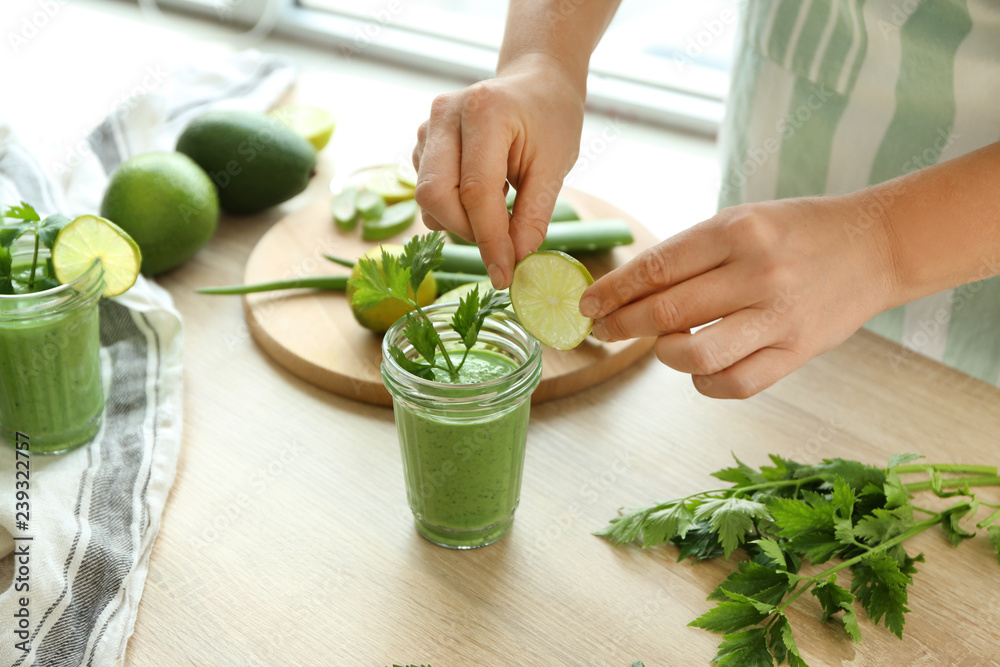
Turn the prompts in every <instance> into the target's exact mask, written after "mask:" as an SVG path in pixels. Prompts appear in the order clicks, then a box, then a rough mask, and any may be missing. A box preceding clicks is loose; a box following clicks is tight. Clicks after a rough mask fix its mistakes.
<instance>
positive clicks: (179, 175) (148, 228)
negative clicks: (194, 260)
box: [101, 153, 219, 276]
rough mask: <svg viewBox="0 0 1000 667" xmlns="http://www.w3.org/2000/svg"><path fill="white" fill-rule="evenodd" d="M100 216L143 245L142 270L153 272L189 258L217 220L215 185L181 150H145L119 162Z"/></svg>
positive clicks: (167, 268)
mask: <svg viewBox="0 0 1000 667" xmlns="http://www.w3.org/2000/svg"><path fill="white" fill-rule="evenodd" d="M101 215H102V216H104V217H105V218H108V219H109V220H112V221H113V222H114V223H115V224H117V225H118V226H119V227H121V228H122V229H124V230H125V231H126V232H127V233H128V234H129V235H130V236H131V237H132V238H133V239H135V242H136V243H138V244H139V248H141V249H142V257H143V262H142V272H143V273H144V274H146V275H150V276H155V275H157V274H159V273H163V272H165V271H169V270H170V269H174V268H176V267H178V266H180V265H181V264H183V263H184V262H186V261H187V260H189V259H191V257H193V256H194V255H195V253H197V252H198V251H199V250H201V249H202V247H204V246H205V244H206V243H208V241H209V239H211V238H212V235H213V234H215V228H216V227H217V226H218V224H219V199H218V196H217V195H216V193H215V186H214V185H212V181H211V180H210V179H209V178H208V176H206V175H205V172H204V171H202V170H201V168H200V167H199V166H198V165H197V164H195V163H194V162H193V161H192V160H191V158H189V157H187V156H186V155H183V154H181V153H143V154H142V155H137V156H136V157H134V158H131V159H129V160H126V161H125V162H123V163H122V164H121V166H119V167H118V169H117V170H116V171H115V173H114V175H112V177H111V181H110V182H109V183H108V187H107V189H106V190H105V191H104V199H103V201H102V202H101Z"/></svg>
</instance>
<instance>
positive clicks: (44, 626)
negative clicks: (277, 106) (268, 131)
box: [0, 51, 296, 667]
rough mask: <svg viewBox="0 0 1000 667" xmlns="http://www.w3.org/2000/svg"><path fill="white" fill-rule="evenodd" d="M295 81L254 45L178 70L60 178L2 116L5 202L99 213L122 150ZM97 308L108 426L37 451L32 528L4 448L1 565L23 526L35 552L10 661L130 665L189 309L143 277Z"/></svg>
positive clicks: (159, 139) (172, 457) (168, 462)
mask: <svg viewBox="0 0 1000 667" xmlns="http://www.w3.org/2000/svg"><path fill="white" fill-rule="evenodd" d="M295 78H296V73H295V69H294V68H293V67H292V66H291V65H290V64H289V63H288V62H287V61H285V60H283V59H280V58H276V57H273V56H265V55H262V54H260V53H257V52H252V51H251V52H244V53H239V54H236V55H234V56H232V57H230V58H229V59H223V60H220V61H219V62H216V63H211V64H209V65H207V66H200V67H197V68H188V69H179V70H177V71H176V72H175V73H173V74H172V77H171V79H172V82H171V85H170V86H169V87H168V88H166V89H164V91H163V92H162V93H155V94H150V95H149V96H148V97H146V98H144V99H142V100H140V101H137V102H135V103H134V104H131V105H129V106H128V107H123V108H120V109H118V110H116V112H115V113H113V114H112V115H111V116H109V117H108V118H107V120H105V122H104V123H103V124H102V125H101V126H100V127H99V128H97V129H96V130H94V132H93V133H92V134H91V135H90V137H89V138H88V145H89V148H90V150H89V151H88V152H86V154H85V155H83V156H82V159H80V160H79V161H78V163H77V164H75V165H74V167H73V168H72V169H70V171H69V173H64V174H60V175H59V176H60V177H61V178H59V179H57V178H56V174H54V173H49V172H47V171H46V170H45V169H44V168H43V167H42V165H60V163H59V161H58V160H57V159H54V156H52V155H44V153H45V151H46V149H45V148H44V144H45V143H46V142H44V141H35V142H32V141H31V140H30V139H31V138H29V137H25V138H24V141H23V142H22V141H20V140H19V139H18V138H17V137H15V136H14V134H13V132H12V131H11V129H10V128H9V127H5V126H4V125H3V122H2V120H3V119H0V204H2V205H4V206H6V205H10V204H16V203H17V202H18V201H20V200H22V199H23V200H24V201H26V202H28V203H30V204H31V205H33V206H34V207H35V208H36V209H37V210H38V212H39V213H40V214H42V215H43V216H45V215H50V214H52V213H56V212H59V213H63V214H66V215H69V216H71V217H72V216H75V215H79V214H82V213H95V212H98V211H99V205H100V200H101V196H102V194H103V189H104V185H105V183H106V182H107V179H108V177H109V175H110V174H111V172H112V171H114V169H115V168H116V167H117V166H118V164H120V163H121V162H122V161H123V160H125V159H127V158H128V157H130V156H132V155H136V154H138V153H142V152H146V151H150V150H171V149H172V147H173V145H174V142H175V141H176V138H177V135H178V134H179V133H180V132H181V130H182V129H183V127H184V126H185V125H186V124H187V122H188V121H189V120H190V119H191V118H192V117H193V116H195V115H197V114H199V113H201V112H203V111H205V110H208V109H210V108H218V107H227V108H241V109H249V110H258V111H263V110H267V109H268V108H270V107H271V106H272V105H273V104H274V103H275V102H276V101H277V100H278V99H279V98H280V97H281V96H282V95H283V94H285V93H286V92H287V91H288V89H289V88H290V87H291V85H292V84H293V83H294V81H295ZM49 138H51V137H49ZM58 183H61V184H63V185H59V184H58ZM100 309H101V310H100V321H101V345H102V356H103V357H104V361H105V370H106V372H108V373H109V375H110V378H111V384H110V390H109V391H108V393H107V407H106V413H105V424H104V428H103V429H102V431H101V433H100V434H99V435H98V437H97V439H96V440H95V441H94V442H92V443H90V444H89V445H87V446H86V447H82V448H80V449H77V450H74V451H72V452H69V453H67V454H63V455H57V456H33V457H32V458H31V478H30V480H31V485H30V502H31V519H30V523H29V529H28V530H27V531H22V530H18V529H17V527H16V524H15V497H14V494H15V485H14V470H15V454H14V450H13V448H11V447H7V446H0V564H2V563H4V562H10V561H11V560H13V561H14V565H15V576H16V574H17V573H16V568H17V567H18V563H17V560H16V559H12V558H11V557H10V554H11V552H12V551H13V550H14V544H15V541H14V539H13V538H14V537H17V538H20V539H19V540H18V541H17V544H18V545H19V547H21V548H23V545H25V544H27V545H29V547H28V548H29V554H30V564H29V570H30V581H29V585H30V589H29V590H27V591H23V590H20V591H19V590H17V589H16V588H15V587H14V586H11V587H9V588H7V589H6V590H5V591H3V592H2V593H0V617H3V618H4V619H6V620H5V621H4V622H3V623H2V624H0V627H3V628H4V629H5V632H4V638H3V641H0V664H3V665H13V666H15V667H20V666H22V665H23V666H28V665H40V666H43V667H49V666H51V667H75V666H77V665H88V666H91V665H96V666H99V667H103V666H107V665H121V664H123V663H124V659H125V648H126V643H127V641H128V638H129V637H130V636H131V634H132V629H133V626H134V624H135V618H136V612H137V610H138V606H139V599H140V596H141V595H142V589H143V585H144V583H145V581H146V573H147V569H148V564H149V555H150V552H151V551H152V547H153V541H154V540H155V538H156V534H157V532H158V530H159V527H160V520H161V517H162V514H163V508H164V505H165V504H166V500H167V494H168V493H169V491H170V487H171V485H172V484H173V480H174V472H175V470H176V467H177V459H178V455H179V452H180V444H181V422H182V418H181V406H182V401H181V340H182V333H181V320H180V316H179V315H178V314H177V312H176V311H175V310H174V308H173V305H172V301H171V298H170V295H169V294H168V293H167V292H166V291H164V290H163V289H161V288H160V287H158V286H157V285H156V284H155V283H153V282H152V281H149V280H146V279H144V278H143V277H142V276H140V278H139V281H138V282H137V283H136V285H135V286H134V287H133V288H132V289H131V290H129V291H128V292H127V293H126V294H125V295H123V296H121V297H117V298H115V299H113V300H102V302H101V305H100ZM0 391H3V387H2V386H0ZM27 537H30V538H31V539H30V540H26V539H24V538H27ZM2 574H3V571H2V568H0V575H2ZM22 597H23V598H27V599H28V601H29V605H28V609H29V624H28V625H29V632H30V636H29V639H28V641H27V642H24V643H22V642H21V640H20V638H18V637H15V635H14V634H13V633H12V632H11V628H12V627H13V625H12V623H11V620H12V619H14V613H15V612H16V611H18V610H19V609H20V607H21V605H20V602H21V598H22ZM22 649H27V650H22Z"/></svg>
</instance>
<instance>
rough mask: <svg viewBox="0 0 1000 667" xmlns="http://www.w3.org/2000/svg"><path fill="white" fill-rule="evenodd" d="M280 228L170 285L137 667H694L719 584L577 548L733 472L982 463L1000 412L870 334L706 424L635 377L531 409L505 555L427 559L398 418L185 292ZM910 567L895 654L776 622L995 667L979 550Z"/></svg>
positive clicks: (916, 545) (936, 545) (841, 653)
mask: <svg viewBox="0 0 1000 667" xmlns="http://www.w3.org/2000/svg"><path fill="white" fill-rule="evenodd" d="M321 187H322V185H321V184H316V185H315V188H314V192H317V193H318V191H319V189H321ZM307 196H308V195H306V197H307ZM277 215H278V213H271V214H264V215H262V216H259V217H257V218H253V219H246V220H242V221H239V222H235V221H226V223H225V224H224V225H222V227H221V229H220V233H219V236H218V237H217V238H216V239H215V240H214V241H213V242H212V244H211V245H210V246H209V247H208V248H207V249H206V250H205V251H203V252H202V253H201V254H200V255H198V257H197V258H196V259H195V260H194V261H193V262H192V263H191V264H189V265H187V266H185V267H184V268H182V269H181V270H178V271H176V272H174V273H172V274H170V275H168V276H166V277H165V278H164V279H163V280H162V283H163V284H164V285H165V286H166V287H167V288H168V289H169V290H170V291H171V292H172V294H173V296H174V298H175V300H176V304H177V306H178V308H179V309H180V311H181V312H182V313H183V316H184V318H185V324H186V338H185V364H186V366H185V389H186V395H185V418H184V428H185V434H184V445H183V451H182V455H181V461H180V467H179V470H178V475H177V481H176V484H175V487H174V489H173V491H172V493H171V496H170V500H169V502H168V504H167V507H166V512H165V516H164V521H163V529H162V531H161V533H160V536H159V538H158V540H157V542H156V546H155V548H154V551H153V555H152V559H151V563H150V571H149V579H148V581H147V583H146V589H145V592H144V593H143V598H142V603H141V605H140V610H139V616H138V620H137V623H136V631H135V635H134V637H133V638H132V640H131V641H130V643H129V652H128V661H129V664H133V665H167V664H171V665H180V664H198V665H206V664H210V665H246V664H250V665H279V664H280V665H298V664H302V665H332V664H337V665H389V664H392V663H393V662H395V663H401V664H402V663H407V662H413V663H425V664H426V663H431V664H433V665H434V666H435V667H441V666H445V667H447V666H449V665H468V664H489V665H556V664H558V665H630V664H631V662H632V661H633V660H640V659H641V660H644V661H645V663H646V665H647V666H649V667H652V666H654V665H690V664H707V663H708V660H709V659H710V657H711V656H712V655H714V647H715V645H716V644H717V643H718V639H717V637H716V636H714V635H711V634H709V633H707V632H704V631H702V630H697V629H693V628H688V627H686V623H687V622H688V621H690V620H692V619H693V618H694V617H696V616H697V615H699V614H701V613H702V612H703V611H705V610H706V609H707V608H708V606H709V604H708V603H706V601H705V596H706V595H707V594H708V592H709V591H710V590H711V589H712V588H713V587H714V585H715V584H716V583H717V582H718V581H719V580H720V579H721V578H723V577H724V576H725V574H726V573H727V572H729V571H730V569H731V568H732V564H731V563H724V562H712V563H701V564H696V565H692V564H690V563H687V562H685V563H675V562H674V560H675V557H676V552H675V550H674V549H673V548H672V547H671V548H655V549H651V550H647V551H643V550H641V549H638V548H635V547H623V548H621V547H620V548H616V547H613V546H611V545H609V544H608V543H606V542H604V541H603V540H601V539H599V538H597V537H593V536H591V535H590V532H591V531H592V530H594V529H596V528H599V527H601V526H603V525H604V524H605V523H606V521H607V520H608V519H609V518H611V517H612V516H614V514H615V511H616V509H617V508H618V507H619V506H620V505H641V504H648V503H650V502H652V501H656V500H662V499H667V498H672V497H677V496H681V495H684V494H687V493H691V492H694V491H697V490H700V489H703V488H710V487H709V486H706V485H713V486H714V484H712V481H711V479H710V478H709V476H708V473H709V472H711V471H713V470H715V469H718V468H720V467H724V466H726V465H727V464H728V463H729V461H730V452H735V453H736V454H737V455H738V456H739V457H740V458H741V459H743V460H744V461H746V462H748V463H751V464H756V465H759V464H761V463H764V462H766V455H767V454H768V453H769V452H773V453H777V454H780V455H782V456H785V457H789V458H793V459H797V460H801V461H815V460H817V459H819V458H822V457H831V456H843V457H851V458H857V459H860V460H863V461H866V462H870V463H875V464H883V463H884V462H885V461H886V459H887V458H888V457H889V456H890V455H891V454H893V453H895V452H909V451H914V452H919V453H923V454H926V455H927V456H928V458H929V459H930V460H932V461H941V462H995V461H996V460H997V456H996V453H997V447H996V442H997V433H1000V410H998V405H1000V391H998V390H997V389H995V388H992V387H989V386H987V385H985V384H983V383H980V382H978V381H974V380H971V379H969V378H968V377H966V376H963V375H961V374H959V373H957V372H955V371H952V370H950V369H947V368H944V367H942V366H940V365H937V364H935V363H932V362H929V361H927V360H924V359H922V358H919V357H916V356H906V355H904V356H902V357H900V356H898V355H899V354H900V351H899V349H898V348H897V347H895V346H894V345H890V344H888V343H886V342H884V341H882V340H881V339H878V338H876V337H874V336H872V335H869V334H866V333H861V334H857V335H855V336H854V337H853V338H851V339H850V340H849V341H848V342H847V343H845V344H844V345H842V346H841V347H840V348H838V349H836V350H834V351H832V352H830V353H829V354H827V355H825V356H823V357H821V358H819V359H816V360H814V361H813V362H812V363H810V364H808V365H807V366H806V367H805V368H803V369H801V370H800V371H799V372H797V373H795V374H794V375H793V376H791V377H789V378H787V379H785V380H784V381H782V382H780V383H779V384H778V385H776V386H775V387H774V388H772V389H770V390H768V391H766V392H764V393H763V394H762V395H760V396H757V397H755V398H753V399H750V400H747V401H743V402H727V401H717V400H712V399H707V398H704V397H702V396H700V395H699V394H697V393H696V392H694V391H693V389H692V388H691V384H690V380H689V378H688V377H686V376H683V375H681V374H679V373H675V372H673V371H671V370H669V369H667V368H666V367H664V366H661V365H660V364H658V363H657V362H656V361H655V360H654V359H652V358H651V357H650V358H648V359H646V360H645V361H643V362H640V363H639V364H638V365H637V366H636V367H633V368H632V369H631V370H629V371H627V372H625V373H624V374H623V375H621V376H619V377H617V378H614V379H612V380H610V381H608V382H606V383H604V384H602V385H599V386H597V387H595V388H592V389H589V390H586V391H584V392H582V393H580V394H577V395H575V396H572V397H569V398H565V399H560V400H557V401H554V402H551V403H549V404H544V405H540V406H536V407H535V408H534V409H533V412H532V417H531V419H532V422H531V428H530V433H529V446H528V454H527V461H526V464H525V475H524V485H523V491H522V496H521V506H520V508H519V510H518V514H517V520H516V522H515V526H514V529H513V531H512V532H511V533H510V534H509V535H508V536H507V537H506V538H504V539H503V540H502V541H501V542H499V543H497V544H495V545H493V546H490V547H487V548H484V549H480V550H476V551H471V552H457V551H450V550H446V549H442V548H439V547H436V546H433V545H432V544H430V543H429V542H427V541H425V540H423V539H422V538H420V537H419V536H418V535H417V534H416V532H415V531H414V529H413V526H412V524H411V519H410V513H409V509H408V507H407V505H406V500H405V495H404V488H403V476H402V470H401V464H400V456H399V451H398V445H397V441H396V432H395V427H394V425H393V418H392V412H391V410H389V409H385V408H378V407H373V406H370V405H366V404H362V403H357V402H353V401H350V400H347V399H343V398H340V397H338V396H335V395H332V394H328V393H325V392H323V391H321V390H318V389H316V388H314V387H312V386H310V385H308V384H306V383H304V382H302V381H300V380H298V379H297V378H295V377H293V376H292V375H290V374H289V373H287V372H285V371H284V370H282V369H281V368H280V367H278V366H277V365H276V364H274V363H272V362H271V361H270V360H269V359H268V358H267V357H266V356H265V355H264V354H263V353H262V352H261V351H260V350H259V349H258V348H257V347H256V346H255V345H254V344H253V342H252V341H251V340H250V338H249V336H248V335H247V330H246V327H245V323H244V320H243V315H242V311H241V308H240V304H239V301H238V299H236V298H220V297H207V296H199V295H196V294H194V293H193V292H192V290H193V288H195V287H197V286H202V285H208V284H220V283H233V282H238V281H239V280H240V276H241V273H242V267H243V262H244V261H245V259H246V257H247V255H248V253H249V251H250V250H251V248H252V246H253V244H254V242H255V240H256V239H257V238H259V237H260V235H261V234H262V233H263V232H264V231H265V230H266V229H267V228H268V226H269V225H270V224H271V223H272V222H273V221H274V219H275V218H276V216H277ZM317 335H323V334H322V332H317ZM993 498H994V500H995V499H996V498H995V494H993ZM911 550H912V551H916V550H919V551H923V552H924V553H926V555H927V563H926V564H923V565H921V566H920V573H919V574H918V575H917V577H916V583H915V585H914V586H913V587H912V592H911V597H910V608H911V609H912V614H910V615H909V622H908V623H907V626H906V627H907V636H906V639H905V641H903V642H900V641H899V640H897V639H896V638H895V637H894V636H892V635H891V634H890V633H889V632H888V631H886V630H885V629H884V628H882V629H876V628H873V627H872V626H871V624H870V623H868V622H867V621H863V622H862V632H863V635H864V642H863V643H862V644H861V645H859V646H857V645H854V644H851V643H850V642H849V641H848V640H847V638H846V635H844V633H843V631H842V630H841V629H840V628H838V627H836V626H835V625H832V624H824V623H821V622H820V621H819V620H817V618H816V617H817V614H818V606H817V604H816V602H815V600H813V599H812V598H811V597H810V596H806V597H805V598H803V599H800V601H798V602H797V603H796V604H795V605H794V606H793V611H792V614H791V615H792V618H793V623H795V624H796V626H797V633H798V634H797V636H798V644H799V646H800V648H801V650H802V652H803V655H804V656H805V657H806V658H807V659H808V660H809V661H810V664H812V665H831V664H838V665H840V664H853V665H913V664H963V665H980V664H995V663H992V662H991V660H992V659H993V656H996V655H998V654H1000V635H998V634H997V633H996V632H995V627H996V624H997V622H998V621H1000V602H998V601H1000V569H998V566H997V559H996V556H995V555H994V553H993V551H992V548H991V547H990V545H989V544H988V542H987V540H986V538H985V537H984V536H982V535H980V536H978V537H976V538H975V539H974V540H972V541H971V542H968V543H965V544H963V545H962V547H961V549H960V550H959V551H958V552H955V551H954V550H953V549H952V547H951V546H950V545H949V543H947V542H946V540H945V539H944V537H943V536H942V534H941V533H940V532H938V531H930V532H928V533H925V534H923V535H921V536H920V537H918V538H917V539H915V540H914V541H913V543H912V545H911Z"/></svg>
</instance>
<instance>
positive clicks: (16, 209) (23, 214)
mask: <svg viewBox="0 0 1000 667" xmlns="http://www.w3.org/2000/svg"><path fill="white" fill-rule="evenodd" d="M3 217H5V218H14V219H15V220H24V221H25V222H38V221H39V220H41V218H40V217H38V211H36V210H35V209H34V207H32V206H31V205H30V204H26V203H25V202H23V201H22V202H21V205H20V206H11V207H9V208H8V209H7V212H6V213H4V214H3Z"/></svg>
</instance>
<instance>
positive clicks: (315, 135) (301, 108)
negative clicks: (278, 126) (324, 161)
mask: <svg viewBox="0 0 1000 667" xmlns="http://www.w3.org/2000/svg"><path fill="white" fill-rule="evenodd" d="M271 116H273V117H274V118H277V119H278V120H280V121H281V122H282V123H284V124H285V125H287V126H288V127H290V128H292V129H293V130H295V132H296V133H297V134H299V135H301V136H302V137H305V139H306V140H307V141H308V142H309V143H311V144H312V145H313V148H315V149H316V150H317V151H319V150H322V149H323V147H324V146H326V145H327V144H328V143H330V137H331V136H333V130H334V128H335V127H336V125H337V123H336V121H335V120H334V118H333V114H332V113H330V112H329V111H327V110H326V109H322V108H320V107H314V106H309V105H306V104H294V105H291V106H287V107H281V108H280V109H275V110H274V111H272V112H271Z"/></svg>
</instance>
